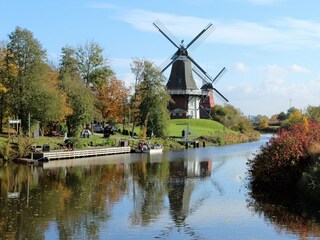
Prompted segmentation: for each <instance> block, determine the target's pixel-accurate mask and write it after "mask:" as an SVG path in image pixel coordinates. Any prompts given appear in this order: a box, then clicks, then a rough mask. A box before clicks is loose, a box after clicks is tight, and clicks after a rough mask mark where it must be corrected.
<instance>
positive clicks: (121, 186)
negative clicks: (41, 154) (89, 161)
mask: <svg viewBox="0 0 320 240" xmlns="http://www.w3.org/2000/svg"><path fill="white" fill-rule="evenodd" d="M211 168H212V166H211V160H208V161H202V162H199V161H186V160H184V159H183V158H181V159H178V160H177V161H166V160H162V159H159V160H155V159H153V160H152V161H151V159H148V158H147V159H140V160H139V161H136V162H130V163H121V164H105V165H95V166H90V165H81V166H77V167H74V166H65V167H56V168H49V169H45V168H41V167H34V166H24V165H12V166H2V167H0V239H44V238H45V234H46V233H47V232H48V230H49V229H51V230H52V229H55V230H56V231H57V237H59V238H60V239H70V238H72V239H77V238H80V239H95V238H101V236H100V234H101V229H100V228H101V223H102V222H107V221H109V219H111V217H112V216H111V213H112V209H113V207H114V206H115V205H116V204H117V203H118V202H120V201H121V200H123V199H124V198H125V197H130V200H131V201H132V205H133V208H132V210H131V213H130V214H129V219H130V222H131V225H132V226H136V225H142V226H146V225H149V224H150V223H152V222H153V221H154V220H156V219H157V218H158V217H159V215H160V214H162V213H163V212H164V210H165V205H166V200H169V210H170V211H169V213H170V216H171V218H172V220H173V222H174V223H175V225H176V226H177V227H179V228H183V229H184V231H185V232H186V233H188V234H190V235H193V236H196V235H195V232H194V231H193V230H192V229H190V227H189V226H188V225H187V224H186V223H185V219H186V218H187V217H188V215H189V214H190V213H191V210H190V202H191V195H192V192H193V191H194V188H195V186H196V183H197V180H199V179H202V178H207V177H209V176H210V175H211ZM195 211H196V210H195Z"/></svg>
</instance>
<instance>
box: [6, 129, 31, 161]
mask: <svg viewBox="0 0 320 240" xmlns="http://www.w3.org/2000/svg"><path fill="white" fill-rule="evenodd" d="M32 143H33V142H32V139H31V138H29V137H26V136H23V135H19V136H17V137H13V138H9V139H8V141H6V142H5V143H4V144H3V145H2V146H1V147H0V158H2V159H4V160H6V161H8V160H12V159H16V158H21V157H26V156H28V155H29V154H30V153H31V146H32Z"/></svg>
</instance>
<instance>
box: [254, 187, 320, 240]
mask: <svg viewBox="0 0 320 240" xmlns="http://www.w3.org/2000/svg"><path fill="white" fill-rule="evenodd" d="M250 195H251V198H250V199H249V200H248V207H249V208H250V209H251V210H252V211H253V212H255V213H258V214H259V215H261V216H263V217H264V218H265V220H266V221H267V222H270V223H272V224H273V225H275V226H276V228H277V229H278V231H280V232H286V233H287V234H295V235H298V236H299V238H300V239H309V238H312V237H315V238H317V239H318V237H319V236H320V226H319V223H320V212H319V210H320V209H319V203H315V202H308V201H307V200H306V199H303V196H299V195H296V194H293V193H290V192H287V193H278V194H277V195H276V196H275V195H274V194H267V193H264V194H261V193H260V194H258V193H250Z"/></svg>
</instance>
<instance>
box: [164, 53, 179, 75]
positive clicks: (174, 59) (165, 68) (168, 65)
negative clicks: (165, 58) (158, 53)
mask: <svg viewBox="0 0 320 240" xmlns="http://www.w3.org/2000/svg"><path fill="white" fill-rule="evenodd" d="M178 57H179V55H177V56H176V57H174V58H173V59H172V61H171V62H169V63H168V64H167V65H166V66H165V67H164V68H163V69H162V70H161V72H162V73H163V72H164V71H165V70H167V68H168V67H170V65H171V64H172V63H174V61H176V60H177V58H178Z"/></svg>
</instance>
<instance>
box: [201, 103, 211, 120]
mask: <svg viewBox="0 0 320 240" xmlns="http://www.w3.org/2000/svg"><path fill="white" fill-rule="evenodd" d="M200 108H201V109H202V111H203V112H204V113H205V114H206V115H207V116H208V117H209V119H211V120H212V119H213V118H212V117H211V115H210V114H209V113H208V112H207V110H206V109H205V108H204V107H203V106H202V105H200Z"/></svg>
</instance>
